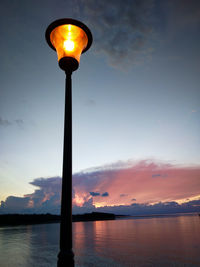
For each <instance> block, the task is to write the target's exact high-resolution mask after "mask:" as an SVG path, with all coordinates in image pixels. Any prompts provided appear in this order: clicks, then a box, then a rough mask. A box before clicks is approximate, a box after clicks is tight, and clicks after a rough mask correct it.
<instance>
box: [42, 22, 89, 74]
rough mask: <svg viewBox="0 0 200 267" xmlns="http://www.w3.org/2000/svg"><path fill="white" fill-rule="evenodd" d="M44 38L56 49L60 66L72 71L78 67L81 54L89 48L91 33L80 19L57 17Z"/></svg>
mask: <svg viewBox="0 0 200 267" xmlns="http://www.w3.org/2000/svg"><path fill="white" fill-rule="evenodd" d="M46 40H47V43H48V44H49V46H50V47H51V48H53V49H54V50H56V52H57V56H58V63H59V66H60V68H61V69H63V70H64V71H71V72H72V71H74V70H76V69H78V66H79V62H80V56H81V54H82V53H84V52H85V51H87V50H88V49H89V48H90V46H91V44H92V34H91V32H90V30H89V29H88V27H87V26H86V25H85V24H83V23H82V22H80V21H77V20H73V19H59V20H56V21H54V22H53V23H52V24H50V25H49V27H48V28H47V30H46Z"/></svg>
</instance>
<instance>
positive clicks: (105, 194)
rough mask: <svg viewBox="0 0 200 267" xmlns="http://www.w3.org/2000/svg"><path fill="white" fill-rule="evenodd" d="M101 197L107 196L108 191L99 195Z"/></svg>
mask: <svg viewBox="0 0 200 267" xmlns="http://www.w3.org/2000/svg"><path fill="white" fill-rule="evenodd" d="M101 196H102V197H108V196H109V193H108V192H105V193H103V194H102V195H101Z"/></svg>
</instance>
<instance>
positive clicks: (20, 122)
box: [0, 117, 24, 127]
mask: <svg viewBox="0 0 200 267" xmlns="http://www.w3.org/2000/svg"><path fill="white" fill-rule="evenodd" d="M14 123H15V124H17V125H18V126H19V127H21V126H22V125H23V123H24V121H23V120H22V119H16V120H14V121H9V120H6V119H3V118H2V117H0V126H2V127H7V126H11V125H13V124H14Z"/></svg>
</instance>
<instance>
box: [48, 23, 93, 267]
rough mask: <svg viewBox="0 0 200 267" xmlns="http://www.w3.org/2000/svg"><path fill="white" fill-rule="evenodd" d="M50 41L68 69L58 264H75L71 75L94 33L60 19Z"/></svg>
mask: <svg viewBox="0 0 200 267" xmlns="http://www.w3.org/2000/svg"><path fill="white" fill-rule="evenodd" d="M45 37H46V41H47V43H48V44H49V46H50V47H51V48H52V49H54V50H56V52H57V56H58V64H59V66H60V68H61V69H62V70H64V71H65V73H66V83H65V121H64V148H63V174H62V195H61V223H60V252H59V254H58V265H57V266H58V267H61V266H62V267H63V266H65V267H66V266H69V267H71V266H74V253H73V251H72V93H71V75H72V72H73V71H75V70H77V69H78V66H79V62H80V56H81V54H82V53H84V52H85V51H87V50H88V49H89V48H90V46H91V44H92V34H91V32H90V30H89V29H88V27H87V26H86V25H84V24H83V23H82V22H80V21H77V20H74V19H69V18H65V19H59V20H56V21H54V22H52V23H51V24H50V25H49V26H48V28H47V30H46V34H45Z"/></svg>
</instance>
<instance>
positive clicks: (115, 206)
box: [0, 160, 200, 214]
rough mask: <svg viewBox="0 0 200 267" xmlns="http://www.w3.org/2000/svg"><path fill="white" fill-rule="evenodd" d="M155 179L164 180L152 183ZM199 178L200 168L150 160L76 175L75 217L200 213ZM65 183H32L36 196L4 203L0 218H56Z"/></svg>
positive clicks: (56, 180)
mask: <svg viewBox="0 0 200 267" xmlns="http://www.w3.org/2000/svg"><path fill="white" fill-rule="evenodd" d="M113 166H116V168H114V167H113ZM155 174H159V175H160V176H156V177H154V178H153V175H155ZM163 175H165V179H163V178H162V177H163ZM166 175H167V176H166ZM199 177H200V166H193V167H187V166H176V165H172V164H168V163H167V164H166V163H162V162H155V161H150V160H143V161H138V162H134V161H132V164H131V161H127V162H123V163H122V162H120V164H117V163H115V164H111V165H106V167H105V166H102V168H100V167H98V168H94V169H93V170H92V169H90V170H89V171H85V172H80V173H76V174H74V175H73V213H83V212H89V211H105V212H106V211H110V212H117V213H118V214H126V213H127V214H139V213H150V212H161V211H162V209H163V211H165V212H170V211H171V212H175V211H178V212H179V211H189V210H190V209H191V211H194V210H197V209H199V211H200V206H199V202H198V201H199V199H200V194H199V192H200V191H199V190H200V179H199ZM61 182H62V179H61V177H51V178H37V179H34V180H33V181H32V182H31V183H30V184H31V185H33V186H35V187H36V189H35V190H34V192H33V193H32V194H27V195H25V196H24V197H22V198H20V197H14V196H9V197H8V198H7V199H6V200H5V201H2V202H1V206H0V213H6V212H7V213H13V212H15V213H16V212H19V213H46V212H50V213H55V214H58V213H59V212H60V199H61ZM108 192H109V193H108ZM124 192H126V193H124ZM108 196H109V197H108ZM133 202H134V203H133Z"/></svg>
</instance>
